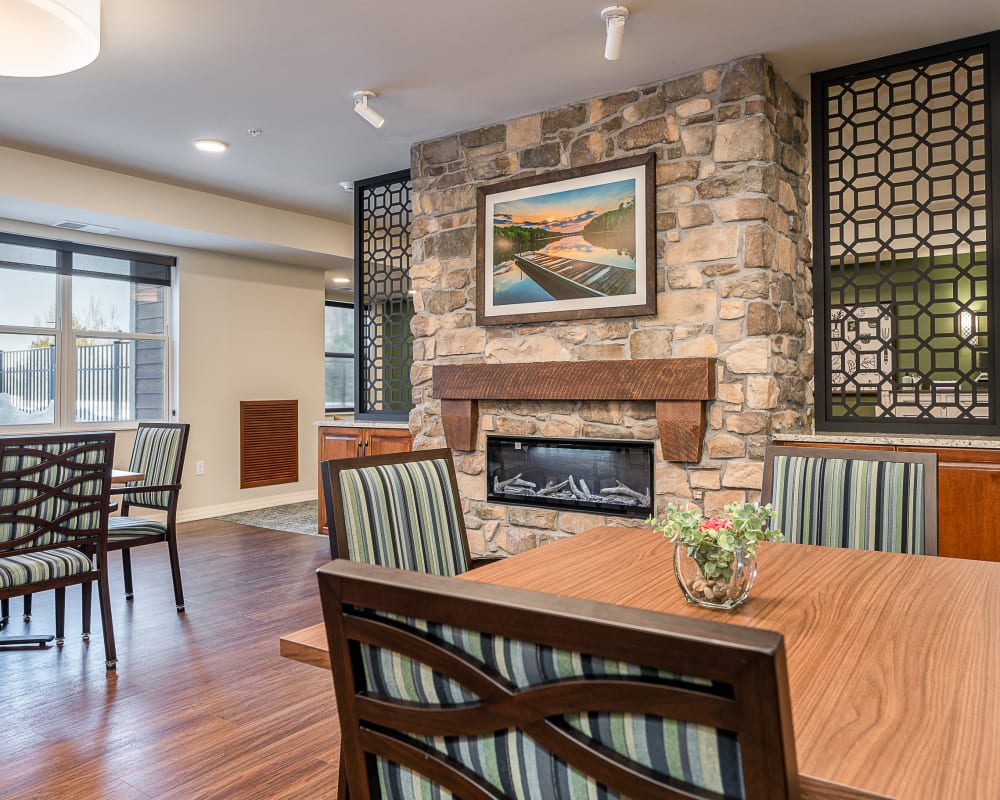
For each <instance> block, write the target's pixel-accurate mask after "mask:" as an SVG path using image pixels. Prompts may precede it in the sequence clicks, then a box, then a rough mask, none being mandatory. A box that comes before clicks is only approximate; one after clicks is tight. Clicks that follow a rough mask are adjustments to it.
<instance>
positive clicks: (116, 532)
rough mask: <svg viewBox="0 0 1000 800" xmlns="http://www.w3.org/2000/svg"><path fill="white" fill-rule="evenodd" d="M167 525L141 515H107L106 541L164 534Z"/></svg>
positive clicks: (165, 533)
mask: <svg viewBox="0 0 1000 800" xmlns="http://www.w3.org/2000/svg"><path fill="white" fill-rule="evenodd" d="M166 535H167V526H166V524H165V523H163V522H158V521H157V520H155V519H144V518H143V517H108V541H109V542H114V541H121V540H123V539H138V538H142V537H146V536H164V537H165V536H166Z"/></svg>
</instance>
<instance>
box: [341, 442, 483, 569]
mask: <svg viewBox="0 0 1000 800" xmlns="http://www.w3.org/2000/svg"><path fill="white" fill-rule="evenodd" d="M322 473H323V484H324V491H325V494H326V502H327V519H328V520H332V528H331V531H330V553H331V556H332V557H333V558H338V557H339V558H349V559H351V560H352V561H360V562H363V563H366V564H378V565H380V566H383V567H396V568H398V569H408V570H414V571H417V572H428V573H430V574H433V575H459V574H461V573H463V572H465V571H466V570H468V569H469V565H470V561H469V543H468V540H467V539H466V538H465V520H464V518H463V517H462V512H461V509H460V507H459V504H458V496H459V495H458V487H457V484H456V481H455V465H454V462H453V461H452V456H451V450H447V449H445V450H417V451H414V452H410V453H394V454H391V455H384V456H369V457H366V458H351V459H339V460H333V461H326V462H324V463H323V464H322Z"/></svg>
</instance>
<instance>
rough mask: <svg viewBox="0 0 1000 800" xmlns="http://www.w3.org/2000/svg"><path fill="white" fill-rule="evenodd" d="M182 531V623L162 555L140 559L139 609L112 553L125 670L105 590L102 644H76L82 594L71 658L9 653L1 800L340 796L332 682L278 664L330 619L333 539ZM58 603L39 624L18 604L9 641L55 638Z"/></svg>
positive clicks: (150, 552) (152, 549)
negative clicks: (108, 652)
mask: <svg viewBox="0 0 1000 800" xmlns="http://www.w3.org/2000/svg"><path fill="white" fill-rule="evenodd" d="M179 531H180V541H179V544H180V555H181V568H182V571H183V577H184V595H185V601H186V603H187V611H186V613H184V614H177V613H176V611H175V610H174V603H173V592H172V589H171V584H170V569H169V566H168V563H167V552H166V547H165V546H160V545H153V546H146V547H139V548H136V549H135V551H134V552H133V554H132V569H133V573H134V576H135V587H136V595H135V599H134V600H132V601H126V600H125V598H124V589H123V585H122V573H121V558H120V556H119V555H118V554H117V553H115V554H112V556H111V563H110V566H111V597H112V606H113V609H112V611H113V618H114V625H115V639H116V642H117V644H118V670H117V673H116V672H106V671H105V669H104V645H103V642H102V641H101V638H100V622H99V617H98V610H97V599H96V593H95V599H94V624H93V626H92V627H93V629H94V631H95V633H94V635H93V637H92V639H91V640H90V642H84V641H82V639H81V638H80V635H79V634H80V608H79V601H80V591H79V589H75V590H74V589H70V590H68V591H67V610H66V644H65V645H64V646H63V647H62V648H61V649H57V648H55V647H50V648H48V649H47V650H42V649H40V648H38V647H32V648H29V649H24V650H9V649H7V648H4V649H3V650H0V665H2V671H0V675H2V678H0V709H2V717H0V718H2V728H3V754H4V758H3V768H2V771H0V797H3V799H4V800H28V798H39V799H41V798H46V800H48V799H50V798H59V800H96V799H98V798H101V799H103V798H108V799H109V800H143V798H176V799H177V800H181V798H183V800H196V799H198V798H227V799H228V798H233V799H238V800H242V799H243V798H262V799H263V798H267V799H268V800H271V799H272V798H293V797H294V798H307V799H310V800H311V799H312V798H327V797H329V798H335V797H336V784H337V766H338V764H337V761H338V754H339V751H340V746H339V739H340V735H339V732H338V730H337V720H336V707H335V704H334V700H333V684H332V682H331V679H330V674H329V673H328V672H325V671H323V670H320V669H317V668H316V667H310V666H306V665H304V664H298V663H295V662H292V661H289V660H288V659H284V658H281V657H280V656H279V655H278V638H279V636H280V635H281V634H282V633H287V632H289V631H293V630H296V629H298V628H302V627H304V626H306V625H309V624H311V623H314V622H317V621H319V620H320V618H321V613H320V605H319V597H318V591H317V588H316V577H315V575H314V572H315V570H316V568H317V567H319V566H320V565H321V564H323V563H325V562H326V561H327V560H329V549H328V544H327V540H326V539H325V538H320V537H315V536H302V535H299V534H294V533H285V532H278V531H270V530H265V529H262V528H251V527H248V526H243V525H236V524H233V523H228V522H222V521H216V520H206V521H202V522H191V523H187V524H185V525H181V526H180V528H179ZM52 595H53V593H52V592H48V593H46V594H43V595H36V596H35V599H34V608H33V615H32V621H31V623H30V624H29V625H25V624H23V623H22V621H21V602H20V600H17V599H15V600H12V601H11V622H10V624H9V625H8V627H7V629H6V630H5V631H4V632H6V633H10V634H12V635H13V634H17V633H21V632H27V631H35V632H42V633H45V632H51V631H53V630H54V624H55V618H54V612H53V604H52Z"/></svg>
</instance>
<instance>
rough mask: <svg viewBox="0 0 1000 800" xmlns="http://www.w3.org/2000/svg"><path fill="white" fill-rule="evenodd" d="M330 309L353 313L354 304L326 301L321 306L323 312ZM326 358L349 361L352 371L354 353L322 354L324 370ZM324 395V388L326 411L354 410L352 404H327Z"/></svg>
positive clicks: (342, 301) (328, 352) (324, 398)
mask: <svg viewBox="0 0 1000 800" xmlns="http://www.w3.org/2000/svg"><path fill="white" fill-rule="evenodd" d="M331 307H332V308H349V309H351V311H353V310H354V303H348V302H346V301H344V300H327V301H326V302H325V303H324V304H323V308H324V311H325V309H326V308H331ZM352 341H353V338H352ZM324 344H325V342H324ZM328 358H336V359H342V360H344V361H346V360H348V359H349V360H350V361H351V370H352V371H353V370H354V353H336V352H330V351H326V352H324V353H323V366H324V369H325V367H326V359H328ZM324 375H325V372H324ZM325 394H326V392H325V388H324V397H323V404H324V407H325V408H326V410H327V411H353V410H354V404H353V403H351V404H348V405H345V406H338V405H332V404H330V403H327V402H326V397H325ZM352 396H353V394H352Z"/></svg>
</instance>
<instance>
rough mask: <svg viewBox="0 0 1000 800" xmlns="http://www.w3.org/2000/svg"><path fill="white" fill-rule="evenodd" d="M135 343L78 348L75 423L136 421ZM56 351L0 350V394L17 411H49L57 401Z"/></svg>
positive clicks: (27, 412)
mask: <svg viewBox="0 0 1000 800" xmlns="http://www.w3.org/2000/svg"><path fill="white" fill-rule="evenodd" d="M133 344H134V343H133V342H111V343H108V344H94V345H80V346H78V347H77V348H76V419H77V420H78V421H80V422H110V421H115V420H125V419H131V418H132V406H133V393H132V388H131V387H132V380H133V374H134V366H133V361H134V359H133V355H132V354H133ZM55 355H56V354H55V347H54V346H49V347H35V348H30V349H28V350H6V351H4V350H0V394H6V395H8V396H9V398H10V402H11V405H12V406H13V407H14V408H16V409H17V410H18V411H22V412H24V413H26V414H31V413H34V412H36V411H41V410H43V409H45V408H47V407H48V406H49V405H50V404H51V403H53V402H54V401H55V396H56V378H55V375H56V357H55Z"/></svg>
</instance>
